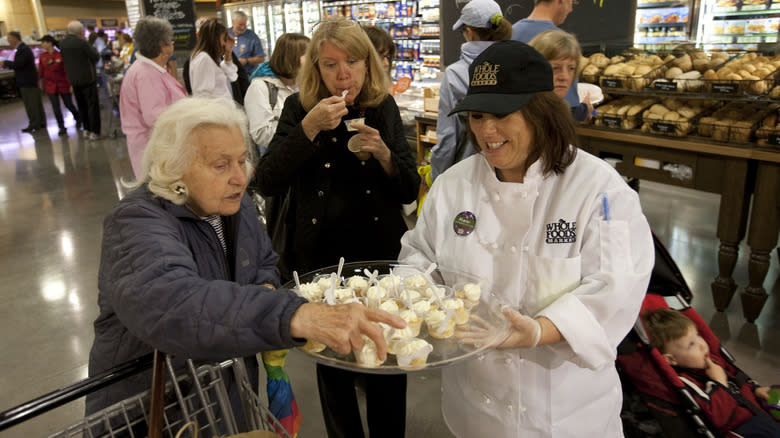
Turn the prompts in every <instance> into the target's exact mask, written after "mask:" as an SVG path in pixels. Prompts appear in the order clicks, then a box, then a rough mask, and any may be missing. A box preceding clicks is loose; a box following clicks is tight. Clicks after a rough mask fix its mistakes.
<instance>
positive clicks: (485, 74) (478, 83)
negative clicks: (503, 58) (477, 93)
mask: <svg viewBox="0 0 780 438" xmlns="http://www.w3.org/2000/svg"><path fill="white" fill-rule="evenodd" d="M499 67H501V64H491V63H489V62H487V61H485V62H483V63H482V65H478V66H476V67H475V68H474V74H472V75H471V86H472V87H482V86H488V85H498V68H499Z"/></svg>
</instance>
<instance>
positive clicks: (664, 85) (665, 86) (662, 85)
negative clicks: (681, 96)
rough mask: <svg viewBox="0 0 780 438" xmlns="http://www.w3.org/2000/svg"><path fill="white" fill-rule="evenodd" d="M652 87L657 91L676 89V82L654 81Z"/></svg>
mask: <svg viewBox="0 0 780 438" xmlns="http://www.w3.org/2000/svg"><path fill="white" fill-rule="evenodd" d="M653 89H655V90H658V91H677V82H666V81H656V82H654V83H653Z"/></svg>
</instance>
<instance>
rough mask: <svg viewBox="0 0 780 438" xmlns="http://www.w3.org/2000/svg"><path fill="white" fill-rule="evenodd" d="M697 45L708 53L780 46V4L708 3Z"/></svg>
mask: <svg viewBox="0 0 780 438" xmlns="http://www.w3.org/2000/svg"><path fill="white" fill-rule="evenodd" d="M700 16H701V19H700V21H699V27H698V38H697V43H698V44H699V45H701V46H703V47H704V48H707V49H742V50H751V49H757V48H758V46H759V44H762V43H776V42H777V30H778V27H780V1H778V0H704V1H703V2H702V7H701V12H700Z"/></svg>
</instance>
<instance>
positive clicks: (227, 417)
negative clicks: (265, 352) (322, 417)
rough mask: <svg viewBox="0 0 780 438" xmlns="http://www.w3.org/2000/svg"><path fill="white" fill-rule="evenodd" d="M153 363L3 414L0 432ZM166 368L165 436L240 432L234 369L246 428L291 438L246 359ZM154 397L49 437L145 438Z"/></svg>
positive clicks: (132, 365) (127, 367)
mask: <svg viewBox="0 0 780 438" xmlns="http://www.w3.org/2000/svg"><path fill="white" fill-rule="evenodd" d="M151 364H152V355H151V354H150V355H147V356H144V357H142V358H139V359H136V360H133V361H130V362H127V363H125V364H122V365H120V366H118V367H115V368H112V369H111V370H109V371H106V372H105V373H102V374H100V375H98V376H95V377H90V378H88V379H85V380H82V381H81V382H78V383H76V384H73V385H71V386H68V387H66V388H63V389H60V390H57V391H54V392H51V393H49V394H46V395H44V396H41V397H39V398H37V399H35V400H32V401H30V402H27V403H24V404H22V405H19V406H17V407H15V408H12V409H9V410H7V411H5V412H2V413H0V431H2V430H5V429H8V428H11V427H13V426H15V425H17V424H20V423H22V422H24V421H26V420H29V419H31V418H34V417H37V416H39V415H41V414H44V413H46V412H49V411H51V410H52V409H54V408H57V407H59V406H62V405H63V404H65V403H68V402H70V401H73V400H76V399H78V398H81V397H84V396H86V395H87V394H90V393H92V392H94V391H97V390H99V389H102V388H105V387H106V386H108V385H110V384H112V383H115V382H118V381H120V380H122V379H124V378H127V377H130V376H132V375H135V374H137V373H139V372H141V371H144V370H147V369H149V368H150V367H151ZM165 368H166V370H167V374H168V376H169V378H168V379H167V380H168V382H167V383H166V385H165V395H164V405H163V406H164V409H163V420H162V432H163V433H162V436H163V437H170V438H173V437H176V436H177V433H178V432H179V431H180V430H182V429H186V430H185V433H184V434H182V435H181V436H183V437H189V436H198V437H199V438H208V437H221V436H229V435H234V434H236V433H238V430H239V425H237V424H236V415H234V412H233V407H232V405H231V403H230V399H229V396H228V391H227V388H226V385H225V373H227V372H230V371H231V370H232V371H233V373H234V376H235V379H236V382H237V384H238V385H237V386H238V387H239V394H240V396H241V402H242V409H243V411H244V418H245V419H246V422H247V424H246V428H248V429H249V430H253V431H255V433H256V434H257V436H264V437H265V436H267V437H281V438H291V437H290V435H289V434H288V433H287V432H286V431H285V430H284V429H283V427H282V425H281V424H280V423H279V421H278V420H277V419H276V418H275V417H274V416H273V414H271V412H270V411H269V410H268V408H267V407H266V406H265V405H264V404H263V402H262V400H261V398H260V396H259V395H258V394H257V392H256V390H255V389H254V388H253V387H252V384H251V383H250V380H249V377H248V374H247V371H246V367H245V365H244V363H243V359H231V360H228V361H224V362H221V363H217V364H207V365H200V366H198V367H197V368H196V367H195V365H194V363H193V362H192V361H190V360H188V361H187V362H186V368H187V369H186V371H185V372H179V373H177V372H175V371H174V367H173V363H172V361H171V359H170V357H166V359H165ZM150 392H151V391H144V392H142V393H140V394H137V395H135V396H133V397H130V398H127V399H125V400H123V401H120V402H118V403H116V404H114V405H112V406H109V407H107V408H104V409H102V410H100V411H98V412H96V413H93V414H91V415H88V416H86V417H84V418H83V419H81V420H79V421H77V422H75V423H74V424H72V425H70V426H68V427H66V428H64V429H62V430H60V431H58V432H55V433H53V434H51V435H49V438H60V437H82V438H93V437H95V438H97V437H132V438H142V437H146V436H147V429H148V425H149V424H150V420H151V419H150V415H149V412H150V404H151V400H150V398H151V397H150ZM190 422H194V423H196V427H197V429H198V433H197V435H195V434H194V433H192V429H191V428H190V429H187V428H186V427H185V426H186V425H187V424H188V423H190ZM260 431H264V432H265V433H264V434H263V433H260ZM253 436H254V435H253Z"/></svg>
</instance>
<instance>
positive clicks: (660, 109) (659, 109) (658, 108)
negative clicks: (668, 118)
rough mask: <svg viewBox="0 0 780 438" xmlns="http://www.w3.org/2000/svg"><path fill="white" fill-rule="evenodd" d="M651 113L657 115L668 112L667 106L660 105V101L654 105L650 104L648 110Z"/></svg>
mask: <svg viewBox="0 0 780 438" xmlns="http://www.w3.org/2000/svg"><path fill="white" fill-rule="evenodd" d="M648 111H650V113H652V114H658V115H659V116H663V115H664V114H666V113H668V112H669V108H667V107H665V106H663V105H661V104H660V103H656V104H655V105H653V106H651V107H650V109H649V110H648Z"/></svg>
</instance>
